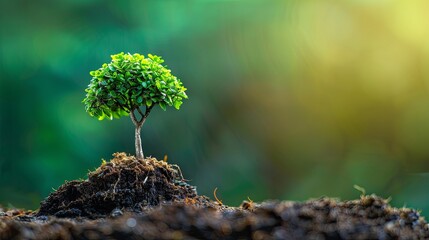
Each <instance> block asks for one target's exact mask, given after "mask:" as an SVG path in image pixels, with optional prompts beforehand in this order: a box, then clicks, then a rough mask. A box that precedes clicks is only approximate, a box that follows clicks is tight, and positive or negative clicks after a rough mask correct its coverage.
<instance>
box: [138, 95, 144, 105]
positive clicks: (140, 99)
mask: <svg viewBox="0 0 429 240" xmlns="http://www.w3.org/2000/svg"><path fill="white" fill-rule="evenodd" d="M137 102H138V103H139V104H141V103H142V102H143V98H142V96H139V97H138V98H137Z"/></svg>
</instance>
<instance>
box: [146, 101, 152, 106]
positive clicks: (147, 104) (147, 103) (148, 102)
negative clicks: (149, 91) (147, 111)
mask: <svg viewBox="0 0 429 240" xmlns="http://www.w3.org/2000/svg"><path fill="white" fill-rule="evenodd" d="M146 106H148V107H150V106H152V100H150V99H148V100H146Z"/></svg>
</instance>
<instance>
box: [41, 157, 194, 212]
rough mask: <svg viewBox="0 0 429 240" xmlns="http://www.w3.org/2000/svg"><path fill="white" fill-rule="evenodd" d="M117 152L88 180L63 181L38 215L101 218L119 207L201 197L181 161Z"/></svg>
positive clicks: (136, 209) (135, 208) (134, 207)
mask: <svg viewBox="0 0 429 240" xmlns="http://www.w3.org/2000/svg"><path fill="white" fill-rule="evenodd" d="M113 156H114V158H113V159H112V160H111V161H110V162H103V164H102V165H101V166H100V167H99V168H97V169H96V170H95V171H93V172H90V173H89V174H88V179H87V180H81V181H71V182H66V183H65V184H63V185H62V186H61V187H60V188H59V189H58V190H57V191H55V192H54V193H52V194H51V195H50V196H49V197H48V198H47V199H45V200H44V201H43V202H42V203H41V206H40V210H39V213H38V215H39V216H41V215H54V216H57V217H89V218H99V217H105V216H108V215H110V214H111V213H112V211H113V210H117V209H119V210H128V211H133V212H141V211H142V210H143V209H144V208H146V207H152V206H157V205H159V204H160V203H162V202H169V201H184V200H185V199H187V198H190V199H194V198H198V196H197V192H196V189H195V187H194V186H191V185H189V184H188V183H187V182H186V180H185V179H184V178H183V176H182V173H181V171H180V168H179V167H178V166H177V165H171V164H167V163H166V162H164V161H158V160H156V159H155V158H146V159H144V160H138V159H136V158H135V157H134V156H127V155H126V154H125V153H115V154H114V155H113Z"/></svg>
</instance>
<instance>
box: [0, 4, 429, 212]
mask: <svg viewBox="0 0 429 240" xmlns="http://www.w3.org/2000/svg"><path fill="white" fill-rule="evenodd" d="M428 9H429V3H428V2H427V1H424V0H411V1H399V0H396V1H384V0H374V1H369V0H348V1H346V0H345V1H334V0H309V1H298V0H284V1H262V0H260V1H256V0H255V1H252V0H250V1H238V0H236V1H228V0H223V1H221V0H199V1H190V0H189V1H188V0H181V1H156V0H154V1H137V0H134V1H99V0H92V1H71V0H67V1H66V0H63V1H52V0H45V1H38V2H37V3H35V2H32V1H28V0H17V1H1V2H0V26H1V27H0V36H1V37H0V76H1V78H0V182H1V184H0V202H1V203H2V204H4V205H7V204H8V203H10V204H12V205H14V206H17V207H27V208H37V206H38V202H39V201H40V200H41V199H42V198H43V197H46V196H47V195H48V194H49V192H51V191H52V188H57V187H58V186H59V185H60V184H62V183H63V182H64V180H72V179H77V178H81V177H85V174H86V172H87V170H88V169H93V168H95V167H97V166H98V165H99V164H100V162H101V158H104V159H110V156H111V154H112V153H113V152H117V151H125V152H128V153H133V152H134V149H133V147H134V144H133V141H134V138H133V131H134V129H133V127H132V126H131V124H130V121H129V119H125V118H123V119H120V120H119V121H103V122H99V121H97V120H96V119H92V118H91V117H90V116H88V115H87V114H86V113H85V110H84V106H83V104H82V103H81V101H82V98H83V97H84V95H85V93H84V89H85V88H86V87H87V84H88V82H89V80H90V76H89V74H88V72H89V71H90V70H92V69H96V68H97V67H99V66H100V64H101V63H103V62H105V61H106V59H108V58H109V56H110V55H111V54H114V53H117V52H121V51H124V52H130V53H134V52H138V53H142V54H146V53H156V54H159V55H161V56H163V57H164V59H165V60H166V62H167V63H168V67H169V68H171V69H172V72H173V73H174V74H175V75H176V76H178V77H179V78H180V79H181V80H182V81H183V83H184V85H186V87H187V88H188V91H187V93H188V95H189V100H188V101H187V104H186V105H183V107H182V109H181V111H171V110H170V111H167V112H166V113H161V112H160V111H159V109H158V110H155V111H154V112H153V113H152V114H151V118H150V119H149V120H148V121H147V123H146V124H145V126H144V128H143V130H142V138H143V139H142V140H143V148H144V149H145V152H146V153H147V154H149V155H152V156H155V157H158V158H163V157H164V155H165V154H166V155H168V159H169V161H170V162H174V163H177V164H179V165H180V166H181V167H182V170H183V172H184V174H185V176H186V178H188V179H191V180H192V184H195V185H197V186H198V190H199V193H201V194H206V195H209V196H212V191H213V189H214V188H215V187H218V196H219V198H221V199H223V201H224V203H226V204H229V205H238V204H239V203H240V202H241V200H243V199H246V198H247V197H250V198H251V199H252V200H254V201H261V200H262V199H268V198H279V199H290V200H303V199H307V198H311V197H319V196H322V195H327V196H332V197H340V198H343V199H349V198H356V197H358V196H359V194H360V193H359V192H358V191H356V190H355V189H354V188H353V185H354V184H357V185H360V186H363V187H364V188H366V190H367V192H368V193H372V192H374V193H377V194H379V195H381V196H384V197H389V196H391V197H392V198H393V204H394V205H395V206H398V207H401V206H403V205H405V204H406V206H410V207H415V208H419V209H423V214H424V215H428V213H429V204H428V202H429V193H428V192H427V191H425V190H426V189H425V186H426V183H427V182H428V181H429V175H428V174H426V172H428V171H429V164H428V163H429V148H428V147H427V143H428V142H429V67H428V64H429V43H428V41H427V39H428V38H429V26H428V24H429V21H428V20H429V17H428V16H429V15H428V14H427V10H428ZM178 126H180V127H178Z"/></svg>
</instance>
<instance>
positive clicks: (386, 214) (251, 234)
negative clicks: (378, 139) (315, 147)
mask: <svg viewBox="0 0 429 240" xmlns="http://www.w3.org/2000/svg"><path fill="white" fill-rule="evenodd" d="M8 216H9V217H1V216H0V239H286V240H287V239H354V240H358V239H385V240H387V239H429V228H428V224H427V222H426V221H425V220H424V219H423V217H421V216H420V215H419V213H418V212H417V211H415V210H413V209H407V208H401V209H397V208H393V207H391V206H390V205H389V204H388V201H387V200H385V199H382V198H380V197H377V196H374V195H371V196H362V197H361V198H360V199H358V200H353V201H338V200H336V199H330V198H320V199H316V200H309V201H306V202H290V201H283V202H280V201H266V202H262V203H260V204H257V203H254V202H251V201H246V202H243V204H242V205H241V206H240V207H227V208H223V209H216V208H211V207H198V206H195V205H192V204H191V203H190V202H188V203H185V202H173V203H172V204H170V205H163V206H158V207H154V208H153V209H152V210H151V211H148V212H144V213H133V212H127V213H124V214H123V215H121V216H118V217H108V218H105V219H103V220H89V219H81V220H77V219H58V218H56V217H51V216H50V217H46V216H45V217H44V218H42V217H34V216H26V215H19V216H13V214H10V215H8Z"/></svg>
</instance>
